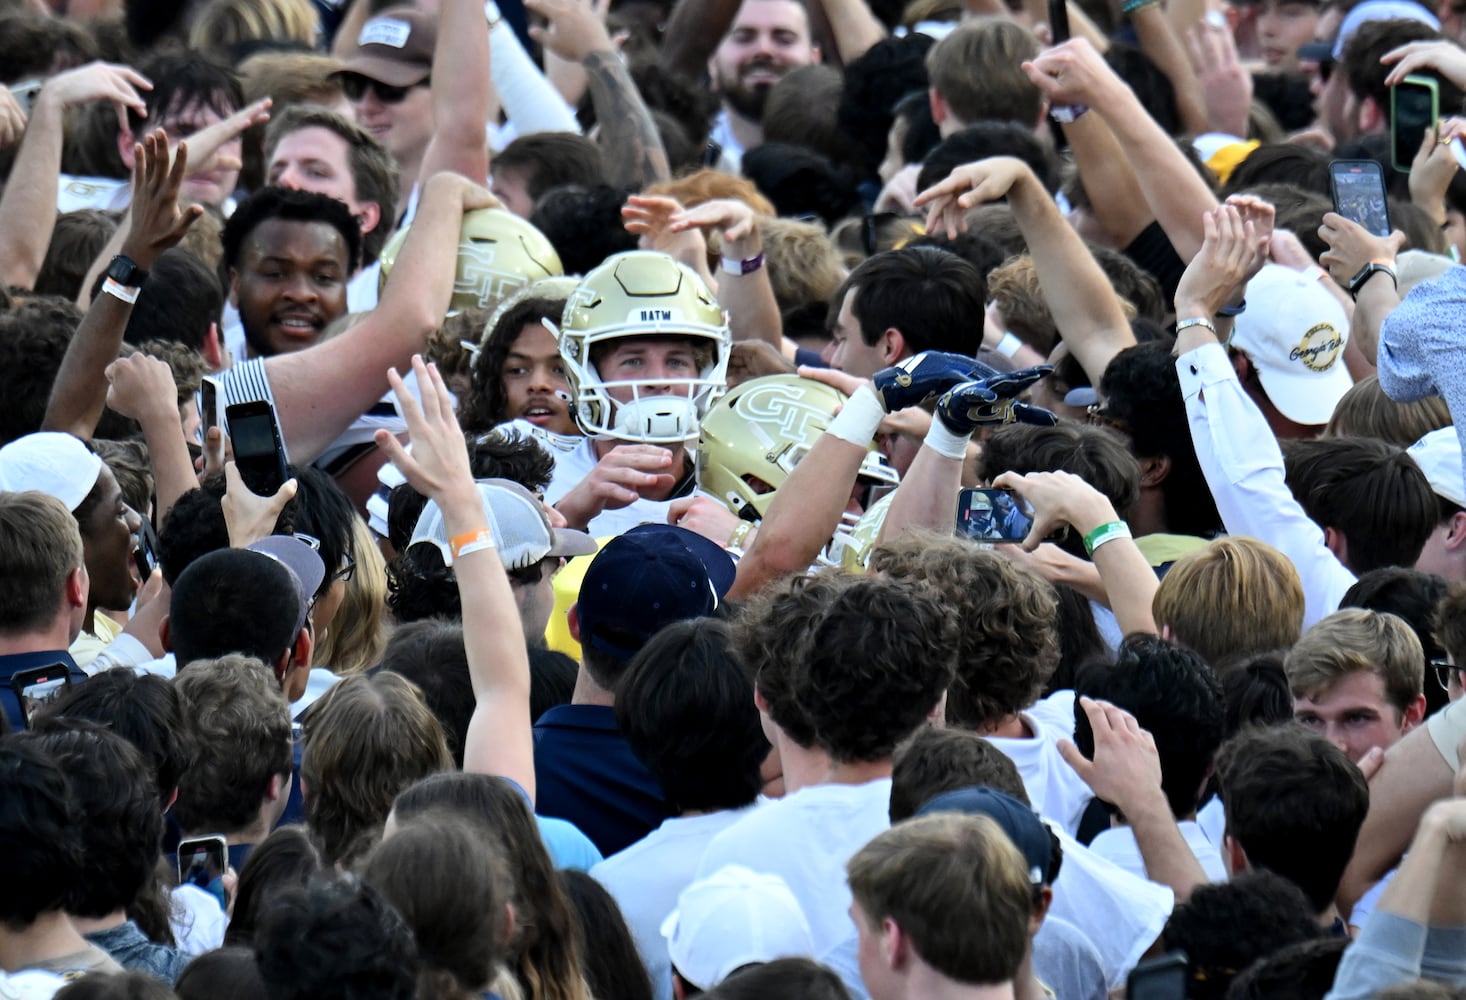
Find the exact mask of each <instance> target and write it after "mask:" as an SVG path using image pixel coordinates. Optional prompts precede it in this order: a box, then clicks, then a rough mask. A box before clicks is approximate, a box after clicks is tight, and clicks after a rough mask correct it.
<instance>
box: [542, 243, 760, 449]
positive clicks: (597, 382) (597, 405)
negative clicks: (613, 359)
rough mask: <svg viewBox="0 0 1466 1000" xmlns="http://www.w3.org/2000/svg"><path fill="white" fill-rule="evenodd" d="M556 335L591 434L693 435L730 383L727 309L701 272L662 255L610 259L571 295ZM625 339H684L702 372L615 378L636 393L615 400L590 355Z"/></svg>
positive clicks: (579, 415) (631, 437)
mask: <svg viewBox="0 0 1466 1000" xmlns="http://www.w3.org/2000/svg"><path fill="white" fill-rule="evenodd" d="M558 336H559V343H560V357H561V358H562V359H563V360H564V362H565V376H566V380H567V381H568V382H569V383H570V394H571V397H572V402H571V406H572V408H573V412H574V413H575V419H576V420H577V421H578V422H579V424H580V426H581V428H582V429H584V430H585V432H586V433H587V434H599V435H604V436H607V437H614V438H619V439H621V440H624V441H641V442H646V443H653V444H670V443H673V442H682V441H687V440H690V439H692V438H694V437H696V436H697V425H698V422H699V421H700V420H701V419H702V417H703V416H704V415H705V414H706V413H707V411H708V407H709V406H710V405H711V404H712V402H713V401H714V400H715V399H717V398H718V396H720V395H722V393H723V391H724V390H725V389H726V387H727V371H728V352H729V349H730V347H731V346H732V335H731V334H730V333H729V331H728V323H727V320H726V318H725V317H724V315H723V310H722V308H721V307H720V306H719V305H718V300H717V299H715V298H714V297H713V293H712V291H711V290H709V288H708V286H707V285H706V284H705V283H704V282H703V280H702V279H701V278H700V277H698V275H697V273H696V272H694V271H693V270H692V269H691V268H688V267H686V266H684V265H682V264H679V263H678V262H677V261H676V260H674V259H673V258H672V257H670V256H668V255H667V254H664V253H658V252H656V251H652V250H632V251H629V252H627V253H619V254H616V255H614V256H612V257H608V258H606V260H605V262H604V263H602V264H601V265H600V266H599V267H597V268H596V269H595V270H593V271H591V272H590V273H589V274H587V275H586V276H585V277H584V278H583V279H581V282H580V284H579V285H578V286H576V289H575V291H574V292H572V293H571V294H570V298H569V300H568V301H567V302H566V303H565V312H564V313H563V314H562V316H561V321H560V330H559V334H558ZM623 337H656V338H675V339H682V338H685V339H687V340H689V341H691V342H692V345H693V350H694V353H695V354H696V356H697V358H698V371H697V374H696V375H695V376H694V377H692V378H686V379H668V378H665V377H661V378H656V379H646V380H636V379H633V380H618V381H617V382H616V383H615V384H616V385H618V386H621V387H626V388H629V391H630V392H631V393H632V397H633V398H632V399H631V401H629V402H626V403H618V402H616V401H615V400H613V399H612V398H611V396H610V394H609V393H608V392H607V391H606V386H607V385H608V384H609V383H607V381H606V380H604V379H602V378H601V374H600V372H599V371H598V370H597V369H596V366H595V362H594V361H593V360H592V359H593V356H594V355H595V354H597V353H598V351H597V348H598V347H600V346H601V345H603V344H605V343H607V342H608V341H612V340H617V339H620V338H623ZM669 385H670V386H672V388H673V390H674V391H673V392H672V393H670V394H669V393H667V392H666V388H667V387H668V386H669ZM654 388H655V390H656V391H655V392H650V391H646V390H651V389H654Z"/></svg>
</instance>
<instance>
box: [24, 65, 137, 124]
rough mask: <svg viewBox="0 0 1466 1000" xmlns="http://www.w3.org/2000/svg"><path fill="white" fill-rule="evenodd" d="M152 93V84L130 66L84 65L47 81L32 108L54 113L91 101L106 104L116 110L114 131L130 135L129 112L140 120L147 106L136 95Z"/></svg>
mask: <svg viewBox="0 0 1466 1000" xmlns="http://www.w3.org/2000/svg"><path fill="white" fill-rule="evenodd" d="M152 89H153V84H152V81H150V80H149V79H148V78H147V77H145V76H143V75H142V74H141V73H139V72H138V71H137V70H135V69H133V68H132V67H130V66H118V65H114V64H113V63H104V62H94V63H87V64H86V65H85V66H81V67H78V68H77V69H73V70H67V71H66V72H65V73H58V74H56V75H55V76H53V77H51V79H49V80H47V81H46V85H45V86H44V87H42V88H41V92H40V93H39V94H37V95H36V106H37V107H41V106H42V105H51V106H52V107H54V109H55V110H59V111H64V110H65V109H67V108H71V107H76V106H77V105H79V104H88V103H90V102H92V101H110V102H111V103H112V106H113V107H114V108H115V109H116V110H117V126H118V128H119V129H120V130H121V131H124V132H127V131H130V126H129V125H128V120H127V113H128V112H129V111H133V112H136V113H137V114H138V115H139V116H141V117H144V118H146V117H147V114H148V107H147V103H146V102H145V101H144V100H143V98H142V95H141V94H139V93H138V91H139V90H152Z"/></svg>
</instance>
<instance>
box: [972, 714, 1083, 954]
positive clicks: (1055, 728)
mask: <svg viewBox="0 0 1466 1000" xmlns="http://www.w3.org/2000/svg"><path fill="white" fill-rule="evenodd" d="M1021 715H1022V718H1023V720H1024V721H1025V722H1027V723H1028V726H1029V728H1031V729H1032V730H1033V732H1034V734H1035V735H1034V736H1033V737H1032V738H1028V739H1024V738H1019V737H1010V736H988V737H985V738H986V739H987V741H988V742H989V743H991V744H992V745H993V746H995V747H997V748H998V749H999V750H1001V751H1002V752H1003V753H1004V754H1005V755H1007V757H1008V759H1009V760H1011V761H1012V762H1013V763H1014V764H1015V765H1017V767H1018V774H1019V776H1020V777H1021V778H1022V779H1023V787H1024V789H1026V790H1027V792H1028V801H1029V804H1030V805H1032V806H1033V809H1034V812H1036V813H1038V814H1039V815H1040V816H1042V817H1044V818H1045V819H1049V820H1053V821H1054V822H1055V823H1057V824H1058V825H1059V827H1060V829H1062V830H1063V831H1064V832H1065V833H1068V834H1070V835H1073V834H1075V833H1077V832H1078V830H1079V820H1080V817H1082V816H1083V815H1084V809H1085V807H1086V806H1088V805H1089V800H1090V799H1092V798H1094V793H1093V792H1091V791H1090V790H1089V786H1088V785H1086V784H1085V783H1084V779H1083V778H1081V777H1079V774H1078V773H1077V772H1076V771H1075V770H1074V769H1073V768H1072V767H1070V766H1069V764H1068V762H1067V761H1065V760H1064V758H1063V757H1061V756H1060V755H1059V741H1060V740H1061V739H1062V740H1072V739H1073V738H1074V692H1073V691H1069V690H1064V691H1055V692H1054V693H1053V694H1051V695H1049V696H1048V697H1047V698H1044V699H1042V700H1041V701H1038V702H1035V703H1034V705H1033V707H1032V708H1030V709H1029V710H1028V711H1026V712H1023V713H1021ZM1081 926H1082V925H1081Z"/></svg>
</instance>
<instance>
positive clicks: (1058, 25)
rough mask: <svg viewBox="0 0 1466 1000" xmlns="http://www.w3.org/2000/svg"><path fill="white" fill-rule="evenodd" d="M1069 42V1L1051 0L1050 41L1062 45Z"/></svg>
mask: <svg viewBox="0 0 1466 1000" xmlns="http://www.w3.org/2000/svg"><path fill="white" fill-rule="evenodd" d="M1068 40H1069V4H1068V2H1067V0H1049V41H1050V44H1052V45H1062V44H1064V43H1065V42H1067V41H1068Z"/></svg>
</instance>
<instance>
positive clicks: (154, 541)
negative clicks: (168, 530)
mask: <svg viewBox="0 0 1466 1000" xmlns="http://www.w3.org/2000/svg"><path fill="white" fill-rule="evenodd" d="M132 560H133V562H134V564H136V566H137V575H138V577H139V578H140V579H141V580H142V582H143V583H147V582H148V577H150V576H152V575H153V570H154V569H156V568H157V566H158V536H157V533H156V532H154V531H153V526H152V525H151V524H149V523H148V522H147V521H143V526H142V528H141V529H139V530H138V533H137V548H135V549H133V550H132Z"/></svg>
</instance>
